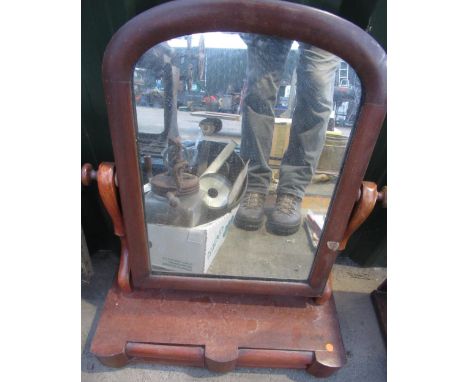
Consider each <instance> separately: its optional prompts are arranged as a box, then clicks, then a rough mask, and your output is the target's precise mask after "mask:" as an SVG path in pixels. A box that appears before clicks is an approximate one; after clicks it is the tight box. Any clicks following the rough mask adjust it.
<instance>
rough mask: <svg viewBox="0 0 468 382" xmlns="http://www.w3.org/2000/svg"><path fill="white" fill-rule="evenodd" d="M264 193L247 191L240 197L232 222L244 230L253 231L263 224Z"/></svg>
mask: <svg viewBox="0 0 468 382" xmlns="http://www.w3.org/2000/svg"><path fill="white" fill-rule="evenodd" d="M264 204H265V195H264V194H261V193H259V192H247V193H246V194H245V195H244V197H243V198H242V201H241V205H240V207H239V210H238V211H237V214H236V218H235V219H234V224H235V225H236V226H237V227H239V228H242V229H245V230H246V231H255V230H257V229H259V228H260V227H261V226H262V224H263V216H264V212H263V205H264Z"/></svg>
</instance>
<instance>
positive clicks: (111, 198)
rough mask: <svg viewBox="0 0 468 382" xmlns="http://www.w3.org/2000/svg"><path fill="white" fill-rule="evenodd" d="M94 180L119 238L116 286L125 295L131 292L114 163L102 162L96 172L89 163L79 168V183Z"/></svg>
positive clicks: (87, 184)
mask: <svg viewBox="0 0 468 382" xmlns="http://www.w3.org/2000/svg"><path fill="white" fill-rule="evenodd" d="M94 180H96V181H97V184H98V190H99V196H100V197H101V200H102V202H103V203H104V207H105V208H106V211H107V213H108V214H109V215H110V217H111V219H112V224H113V225H114V234H115V235H116V236H118V237H119V238H120V248H121V250H120V265H119V271H118V274H117V284H118V285H119V287H120V289H121V290H122V291H123V292H125V293H130V292H132V287H131V282H130V266H129V262H128V248H127V239H126V237H125V228H124V224H123V218H122V213H121V211H120V207H119V203H118V197H117V187H116V185H117V175H116V173H115V166H114V163H111V162H102V163H101V164H100V165H99V168H98V170H97V171H95V170H94V169H93V166H92V165H91V164H89V163H85V164H84V165H83V167H82V168H81V183H82V184H83V185H84V186H89V185H90V184H91V183H92V181H94Z"/></svg>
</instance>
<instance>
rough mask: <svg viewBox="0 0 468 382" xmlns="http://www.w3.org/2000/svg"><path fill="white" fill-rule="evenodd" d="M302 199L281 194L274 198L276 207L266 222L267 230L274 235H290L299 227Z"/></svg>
mask: <svg viewBox="0 0 468 382" xmlns="http://www.w3.org/2000/svg"><path fill="white" fill-rule="evenodd" d="M301 202H302V199H301V198H299V197H297V196H294V195H291V194H281V195H278V197H277V198H276V206H275V209H274V211H273V212H272V214H271V216H270V218H269V220H268V226H267V228H268V230H269V231H271V232H272V233H274V234H276V235H292V234H293V233H296V232H297V231H298V230H299V227H300V226H301V221H302V216H301Z"/></svg>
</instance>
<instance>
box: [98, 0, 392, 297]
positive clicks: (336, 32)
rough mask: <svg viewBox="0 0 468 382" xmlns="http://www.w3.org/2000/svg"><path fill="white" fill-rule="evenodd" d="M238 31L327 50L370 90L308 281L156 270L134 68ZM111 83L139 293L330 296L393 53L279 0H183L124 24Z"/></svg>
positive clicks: (109, 65) (108, 58)
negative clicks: (187, 39)
mask: <svg viewBox="0 0 468 382" xmlns="http://www.w3.org/2000/svg"><path fill="white" fill-rule="evenodd" d="M213 31H229V32H246V33H258V34H266V35H275V36H278V37H283V38H286V39H290V40H299V41H302V42H305V43H309V44H312V45H314V46H317V47H319V48H322V49H325V50H327V51H329V52H331V53H334V54H335V55H337V56H339V57H340V58H342V59H344V60H345V61H347V62H348V63H349V64H350V65H351V66H352V67H353V69H354V70H355V71H356V73H357V75H358V76H359V78H360V80H361V84H362V89H363V96H362V101H361V106H360V113H359V117H358V119H357V121H356V125H355V128H354V131H353V134H352V136H351V141H350V143H349V145H348V149H347V153H346V157H345V159H344V165H343V167H342V172H341V175H340V177H339V181H338V183H337V185H336V187H335V191H334V196H333V199H332V201H331V204H330V207H329V210H328V214H327V220H326V222H325V226H324V230H323V233H322V237H321V238H320V242H319V246H318V249H317V252H316V255H315V259H314V262H313V264H312V268H311V271H310V274H309V278H308V280H304V281H300V280H298V281H291V280H285V281H280V280H278V279H271V280H266V279H245V278H242V276H239V278H235V277H229V278H227V277H226V276H207V275H200V276H190V275H187V276H185V275H184V276H181V275H167V274H164V275H154V274H152V273H151V265H150V257H149V249H148V241H147V232H146V224H145V215H144V205H143V198H142V190H141V184H142V182H141V179H140V176H141V173H140V166H139V161H138V148H137V144H136V142H137V136H136V132H137V129H136V127H137V126H136V125H137V119H136V109H135V105H134V101H133V70H134V67H135V64H136V62H137V61H138V59H139V58H140V57H141V55H142V54H143V53H145V52H146V51H147V50H148V49H149V48H151V47H152V46H154V45H156V44H159V43H161V42H164V41H167V40H170V39H172V38H175V37H179V36H183V35H189V34H194V33H203V32H213ZM102 74H103V82H104V90H105V98H106V104H107V110H108V115H109V125H110V132H111V137H112V144H113V150H114V156H115V164H116V168H117V172H118V185H119V189H120V201H121V207H122V214H123V219H124V225H125V236H126V244H127V245H128V248H127V250H128V260H129V267H130V272H131V277H132V283H133V285H134V286H135V287H137V288H165V289H179V290H192V291H205V292H226V293H246V294H266V295H297V296H309V297H317V296H321V295H322V293H323V291H324V288H325V284H326V282H327V279H328V276H329V274H330V272H331V268H332V266H333V263H334V262H335V259H336V256H337V255H338V248H339V243H340V242H341V241H342V239H343V237H344V233H345V230H346V228H347V225H348V221H349V219H350V216H351V212H352V210H353V206H354V204H355V202H356V200H357V198H358V194H359V190H360V186H361V181H362V180H363V177H364V174H365V171H366V168H367V165H368V163H369V160H370V157H371V154H372V151H373V148H374V145H375V143H376V140H377V138H378V135H379V131H380V127H381V124H382V122H383V120H384V118H385V114H386V54H385V52H384V50H383V49H382V48H381V47H380V45H379V44H378V43H377V42H376V41H375V40H374V39H373V38H372V37H371V36H369V35H368V34H367V33H366V32H365V31H363V30H362V29H360V28H359V27H357V26H356V25H354V24H352V23H350V22H348V21H346V20H344V19H342V18H340V17H338V16H335V15H332V14H330V13H327V12H324V11H320V10H317V9H314V8H311V7H308V6H303V5H299V4H293V3H289V2H283V1H276V0H235V1H234V0H177V1H171V2H168V3H165V4H163V5H159V6H156V7H154V8H152V9H150V10H148V11H146V12H143V13H141V14H139V15H137V16H136V17H134V18H133V19H131V20H130V21H129V22H127V23H126V24H125V25H124V26H122V27H121V28H120V29H119V30H118V31H117V33H116V34H115V35H114V36H113V38H112V40H111V41H110V42H109V44H108V46H107V48H106V51H105V54H104V59H103V71H102Z"/></svg>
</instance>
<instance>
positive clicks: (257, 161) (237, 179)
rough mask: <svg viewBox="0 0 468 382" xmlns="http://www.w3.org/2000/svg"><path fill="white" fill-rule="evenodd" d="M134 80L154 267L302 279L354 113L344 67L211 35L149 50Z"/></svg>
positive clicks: (356, 101) (307, 49)
mask: <svg viewBox="0 0 468 382" xmlns="http://www.w3.org/2000/svg"><path fill="white" fill-rule="evenodd" d="M133 80H134V81H133V83H134V103H135V107H136V114H137V129H138V149H139V156H140V158H139V159H140V163H141V174H142V182H143V184H142V192H143V195H144V205H145V219H146V226H147V233H148V247H149V252H150V258H151V266H152V271H153V273H155V274H158V273H172V274H174V273H179V274H191V275H211V276H223V277H226V276H230V277H248V278H269V279H282V280H306V279H307V278H308V276H309V273H310V270H311V266H312V263H313V261H314V256H315V253H316V250H317V247H318V245H319V241H320V236H321V232H322V230H323V227H324V223H325V220H326V216H327V211H328V207H329V205H330V202H331V199H332V197H333V192H334V188H335V186H336V184H337V180H338V178H339V175H340V171H341V167H342V162H343V158H344V155H345V151H346V148H347V144H348V141H349V137H350V135H351V133H352V130H353V127H354V124H355V121H356V117H357V114H358V112H359V106H360V99H361V86H360V82H359V79H358V77H357V76H356V74H355V72H354V71H353V69H352V68H351V67H349V65H348V64H347V63H346V62H344V61H343V60H341V59H340V58H338V57H336V56H334V55H333V54H331V53H329V52H326V51H324V50H321V49H318V48H316V47H313V46H310V45H306V44H303V43H298V42H295V41H289V40H284V39H279V38H276V37H271V36H262V35H254V34H243V33H221V32H213V33H203V34H197V35H192V36H183V37H180V38H176V39H173V40H170V41H167V42H164V43H162V44H159V45H157V46H154V47H153V48H151V49H150V50H148V51H147V52H146V53H145V54H144V55H143V56H142V57H141V58H140V60H139V61H138V62H137V64H136V66H135V70H134V77H133Z"/></svg>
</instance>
